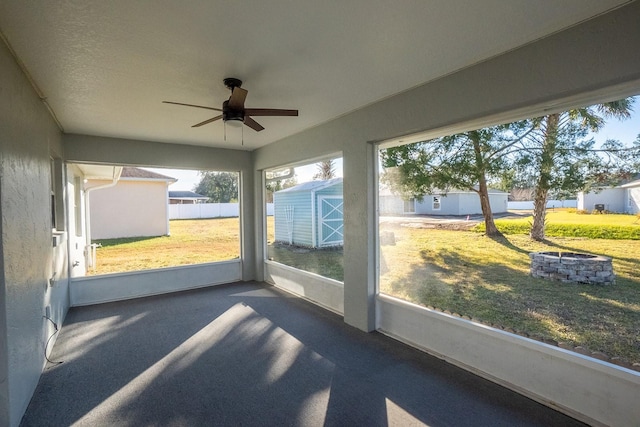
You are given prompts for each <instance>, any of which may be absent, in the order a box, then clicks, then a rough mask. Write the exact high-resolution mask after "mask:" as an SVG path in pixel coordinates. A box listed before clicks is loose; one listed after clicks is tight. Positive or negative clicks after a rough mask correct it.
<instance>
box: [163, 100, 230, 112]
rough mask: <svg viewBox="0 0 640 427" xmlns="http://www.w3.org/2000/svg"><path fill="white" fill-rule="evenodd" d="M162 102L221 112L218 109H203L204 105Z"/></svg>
mask: <svg viewBox="0 0 640 427" xmlns="http://www.w3.org/2000/svg"><path fill="white" fill-rule="evenodd" d="M162 102H163V103H165V104H173V105H182V106H185V107H196V108H204V109H205V110H213V111H222V110H221V109H220V108H214V107H205V106H204V105H194V104H183V103H182V102H173V101H162Z"/></svg>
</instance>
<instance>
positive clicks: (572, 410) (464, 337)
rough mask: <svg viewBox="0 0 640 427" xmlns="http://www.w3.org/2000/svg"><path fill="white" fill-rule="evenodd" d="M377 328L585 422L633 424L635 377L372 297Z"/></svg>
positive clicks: (638, 376) (638, 387) (638, 383)
mask: <svg viewBox="0 0 640 427" xmlns="http://www.w3.org/2000/svg"><path fill="white" fill-rule="evenodd" d="M376 303H377V304H376V310H377V319H378V324H377V328H378V329H379V330H380V331H381V332H383V333H385V334H388V335H389V336H392V337H394V338H396V339H398V340H400V341H403V342H406V343H407V344H410V345H413V346H415V347H417V348H420V349H422V350H424V351H426V352H428V353H431V354H433V355H435V356H437V357H440V358H442V359H445V360H447V361H449V362H450V363H453V364H455V365H458V366H460V367H462V368H464V369H467V370H469V371H472V372H474V373H476V374H478V375H480V376H482V377H485V378H487V379H489V380H491V381H494V382H497V383H499V384H502V385H504V386H506V387H508V388H510V389H513V390H515V391H517V392H519V393H521V394H523V395H526V396H528V397H530V398H532V399H534V400H536V401H538V402H541V403H543V404H545V405H548V406H550V407H553V408H556V409H558V410H560V411H562V412H564V413H567V414H568V415H570V416H573V417H575V418H577V419H579V420H582V421H584V422H587V423H589V424H592V425H603V426H604V425H607V426H632V425H638V420H640V405H638V396H640V373H639V372H634V371H631V370H629V369H625V368H621V367H617V366H615V365H612V364H610V363H607V362H602V361H599V360H596V359H593V358H590V357H586V356H583V355H580V354H577V353H574V352H570V351H567V350H563V349H561V348H558V347H554V346H550V345H547V344H543V343H540V342H538V341H534V340H531V339H528V338H524V337H520V336H518V335H514V334H511V333H508V332H505V331H502V330H498V329H494V328H491V327H489V326H485V325H482V324H478V323H475V322H472V321H469V320H465V319H461V318H458V317H454V316H450V315H447V314H445V313H440V312H437V311H433V310H429V309H427V308H424V307H421V306H417V305H415V304H411V303H408V302H406V301H402V300H399V299H397V298H393V297H390V296H387V295H378V296H377V298H376Z"/></svg>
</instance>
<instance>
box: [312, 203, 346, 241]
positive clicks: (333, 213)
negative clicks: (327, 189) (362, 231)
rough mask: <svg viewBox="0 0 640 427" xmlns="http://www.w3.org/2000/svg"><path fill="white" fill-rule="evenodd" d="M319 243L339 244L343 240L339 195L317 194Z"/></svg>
mask: <svg viewBox="0 0 640 427" xmlns="http://www.w3.org/2000/svg"><path fill="white" fill-rule="evenodd" d="M318 207H319V209H318V210H319V217H320V222H319V224H318V228H319V230H320V233H319V234H320V244H319V245H318V246H332V245H341V244H342V242H343V236H342V227H343V211H342V197H341V196H318Z"/></svg>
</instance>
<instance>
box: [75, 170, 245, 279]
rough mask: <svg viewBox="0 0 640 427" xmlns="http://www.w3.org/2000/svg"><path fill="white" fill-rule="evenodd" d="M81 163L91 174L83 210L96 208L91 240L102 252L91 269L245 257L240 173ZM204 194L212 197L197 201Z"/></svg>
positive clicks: (96, 272)
mask: <svg viewBox="0 0 640 427" xmlns="http://www.w3.org/2000/svg"><path fill="white" fill-rule="evenodd" d="M75 166H76V168H77V169H78V170H80V171H82V172H83V173H84V176H85V178H86V182H85V183H84V189H85V190H84V191H85V197H84V198H83V199H84V200H85V201H88V202H87V203H86V204H85V207H82V206H80V207H79V208H80V209H87V210H88V212H86V218H88V220H87V225H89V226H90V231H89V233H87V234H89V235H88V236H86V237H85V238H86V239H88V240H89V241H87V242H86V244H87V245H88V246H89V247H90V248H92V249H91V250H95V252H96V263H95V265H92V260H88V261H89V262H87V265H89V266H91V268H90V269H89V271H88V272H87V274H89V275H101V274H110V273H121V272H129V271H142V270H149V269H156V268H164V267H177V266H185V265H194V264H202V263H211V262H218V261H229V260H234V259H239V258H240V206H239V200H238V196H239V194H238V182H239V173H238V172H218V171H195V170H184V169H159V168H143V167H122V166H114V165H110V166H107V165H75ZM117 169H121V172H120V174H119V175H118V173H117ZM114 174H115V176H116V181H115V182H114V179H113V177H114ZM81 179H82V178H81V177H78V178H77V180H76V182H77V183H79V182H80V180H81ZM76 187H77V188H76V190H78V189H79V188H80V186H79V185H77V184H76ZM174 187H177V188H175V190H174ZM76 198H77V200H81V199H80V198H79V197H76ZM199 199H205V200H206V202H205V203H195V202H194V201H195V200H199ZM171 200H184V201H185V203H184V204H170V202H171ZM76 207H77V206H76ZM80 217H81V215H76V218H80ZM94 248H95V249H94Z"/></svg>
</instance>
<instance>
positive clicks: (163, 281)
mask: <svg viewBox="0 0 640 427" xmlns="http://www.w3.org/2000/svg"><path fill="white" fill-rule="evenodd" d="M241 278H242V262H241V261H240V260H233V261H223V262H216V263H209V264H197V265H188V266H182V267H169V268H160V269H155V270H145V271H134V272H127V273H116V274H105V275H102V276H94V277H82V278H80V277H79V278H74V279H71V283H70V294H71V296H70V297H71V306H80V305H91V304H99V303H104V302H111V301H119V300H125V299H131V298H139V297H145V296H150V295H157V294H164V293H170V292H177V291H184V290H187V289H194V288H201V287H205V286H211V285H220V284H224V283H232V282H237V281H239V280H241Z"/></svg>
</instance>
